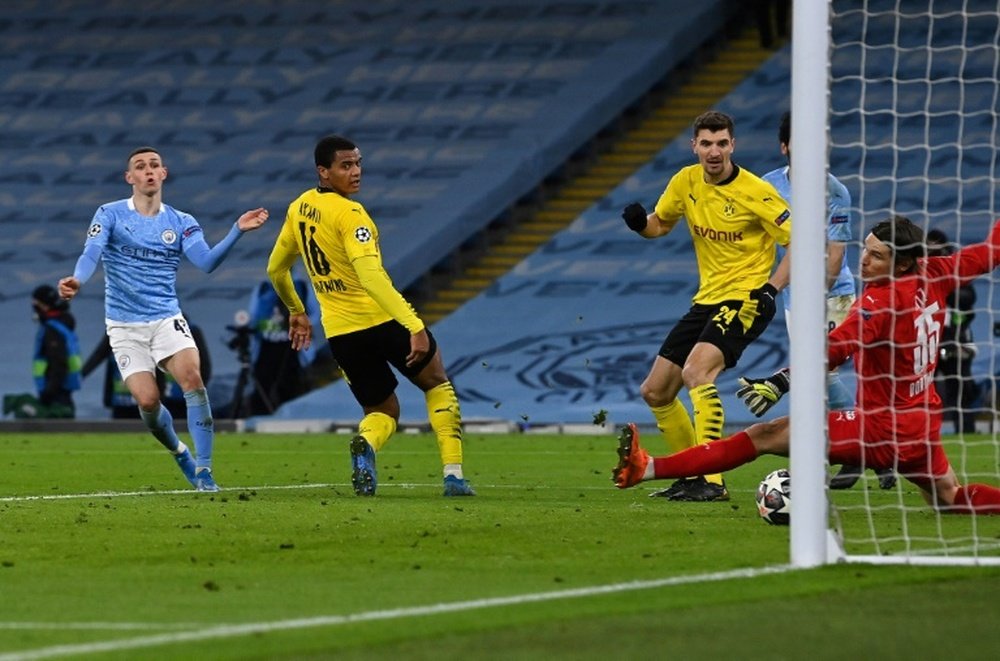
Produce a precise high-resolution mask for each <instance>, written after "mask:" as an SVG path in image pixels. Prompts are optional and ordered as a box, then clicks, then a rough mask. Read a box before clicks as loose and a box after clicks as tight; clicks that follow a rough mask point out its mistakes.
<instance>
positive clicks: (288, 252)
mask: <svg viewBox="0 0 1000 661" xmlns="http://www.w3.org/2000/svg"><path fill="white" fill-rule="evenodd" d="M298 257H299V246H298V244H297V243H296V242H295V237H294V235H293V233H292V223H291V222H288V221H287V220H286V222H285V224H284V225H283V226H282V227H281V232H279V233H278V239H277V240H276V241H275V242H274V248H273V249H272V250H271V256H270V257H269V258H268V260H267V277H268V278H270V280H271V284H272V285H274V291H275V292H276V293H277V294H278V298H280V299H281V302H282V303H284V304H285V307H286V308H288V313H289V314H302V313H303V312H305V311H306V307H305V305H304V304H303V303H302V299H301V298H299V294H298V292H297V291H295V283H294V282H293V281H292V266H294V265H295V260H297V259H298Z"/></svg>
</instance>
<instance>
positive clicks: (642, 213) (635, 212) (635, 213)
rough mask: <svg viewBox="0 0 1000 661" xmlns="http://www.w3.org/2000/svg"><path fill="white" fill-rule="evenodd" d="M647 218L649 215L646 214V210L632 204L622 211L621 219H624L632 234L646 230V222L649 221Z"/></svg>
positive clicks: (639, 205) (636, 204) (634, 203)
mask: <svg viewBox="0 0 1000 661" xmlns="http://www.w3.org/2000/svg"><path fill="white" fill-rule="evenodd" d="M648 216H649V214H648V213H646V209H645V208H644V207H643V206H642V205H641V204H639V203H638V202H633V203H632V204H630V205H628V206H627V207H625V210H624V211H622V218H624V219H625V224H626V225H628V228H629V229H630V230H632V231H633V232H642V230H644V229H646V221H647V220H649V218H648Z"/></svg>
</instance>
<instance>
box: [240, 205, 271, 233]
mask: <svg viewBox="0 0 1000 661" xmlns="http://www.w3.org/2000/svg"><path fill="white" fill-rule="evenodd" d="M267 217H268V213H267V209H265V208H263V207H258V208H256V209H251V210H250V211H247V212H246V213H244V214H243V215H242V216H240V217H239V218H238V219H237V220H236V227H238V228H239V230H240V231H241V232H252V231H253V230H255V229H258V228H259V227H260V226H261V225H263V224H264V223H265V222H266V221H267Z"/></svg>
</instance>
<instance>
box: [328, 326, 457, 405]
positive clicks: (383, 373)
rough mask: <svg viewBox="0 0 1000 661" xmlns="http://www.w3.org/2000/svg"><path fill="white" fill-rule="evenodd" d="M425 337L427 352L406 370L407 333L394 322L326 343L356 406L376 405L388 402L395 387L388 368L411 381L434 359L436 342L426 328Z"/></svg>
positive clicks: (408, 346)
mask: <svg viewBox="0 0 1000 661" xmlns="http://www.w3.org/2000/svg"><path fill="white" fill-rule="evenodd" d="M427 336H428V337H429V338H430V341H431V346H430V350H429V351H428V352H427V355H426V356H424V359H423V360H421V361H420V362H419V363H417V364H416V365H413V366H410V367H407V365H406V357H407V356H408V355H409V354H410V331H408V330H406V328H405V327H403V325H402V324H400V323H399V322H398V321H395V320H392V321H387V322H385V323H384V324H379V325H378V326H372V327H371V328H366V329H364V330H359V331H354V332H353V333H346V334H344V335H335V336H334V337H331V338H328V339H327V342H328V343H329V344H330V351H332V352H333V357H334V358H336V359H337V363H338V364H339V365H340V369H341V370H342V371H343V372H344V378H345V379H347V384H348V385H349V386H350V387H351V392H352V393H354V398H355V399H356V400H358V404H361V406H376V405H378V404H381V403H382V402H384V401H385V400H386V399H388V397H389V395H391V394H392V393H393V392H395V390H396V386H397V385H399V381H397V380H396V375H395V374H393V372H392V370H391V369H390V368H389V366H390V365H392V366H393V367H395V368H396V369H397V370H398V371H399V373H400V374H402V375H403V376H405V377H406V378H407V379H410V380H411V381H412V380H413V377H415V376H416V375H417V374H419V373H420V370H422V369H423V368H424V367H426V366H427V364H428V363H430V362H431V359H432V358H434V354H435V352H437V340H435V339H434V336H433V335H431V331H430V329H428V330H427Z"/></svg>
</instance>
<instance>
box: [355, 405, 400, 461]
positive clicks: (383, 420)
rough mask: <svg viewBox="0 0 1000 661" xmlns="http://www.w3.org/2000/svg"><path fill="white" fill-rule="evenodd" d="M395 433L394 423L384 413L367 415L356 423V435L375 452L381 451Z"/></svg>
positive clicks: (390, 417)
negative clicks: (366, 442) (363, 439)
mask: <svg viewBox="0 0 1000 661" xmlns="http://www.w3.org/2000/svg"><path fill="white" fill-rule="evenodd" d="M395 431H396V421H395V420H394V419H393V418H392V416H389V415H386V414H385V413H379V412H377V411H376V412H374V413H369V414H368V415H366V416H365V417H363V418H361V422H359V423H358V433H359V434H360V435H362V436H364V437H365V440H366V441H368V445H370V446H372V449H373V450H375V452H378V451H379V450H381V449H382V446H383V445H385V444H386V442H388V440H389V437H390V436H392V434H393V433H394V432H395Z"/></svg>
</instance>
